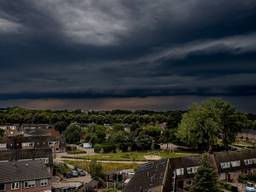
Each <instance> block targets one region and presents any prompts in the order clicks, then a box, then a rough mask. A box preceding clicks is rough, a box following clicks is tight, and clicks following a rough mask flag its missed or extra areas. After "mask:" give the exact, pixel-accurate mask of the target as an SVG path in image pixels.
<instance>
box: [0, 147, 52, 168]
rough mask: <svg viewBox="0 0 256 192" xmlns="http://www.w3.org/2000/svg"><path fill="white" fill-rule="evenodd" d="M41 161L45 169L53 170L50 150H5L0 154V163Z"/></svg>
mask: <svg viewBox="0 0 256 192" xmlns="http://www.w3.org/2000/svg"><path fill="white" fill-rule="evenodd" d="M31 160H42V161H43V162H44V163H45V165H46V166H47V167H50V168H51V170H52V169H53V157H52V150H51V149H50V148H48V149H23V150H8V151H7V150H6V151H1V152H0V162H8V161H31Z"/></svg>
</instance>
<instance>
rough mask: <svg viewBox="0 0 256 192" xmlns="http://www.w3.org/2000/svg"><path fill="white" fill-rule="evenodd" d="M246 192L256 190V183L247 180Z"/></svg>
mask: <svg viewBox="0 0 256 192" xmlns="http://www.w3.org/2000/svg"><path fill="white" fill-rule="evenodd" d="M245 192H256V188H255V187H254V185H253V184H252V183H250V182H247V183H246V188H245Z"/></svg>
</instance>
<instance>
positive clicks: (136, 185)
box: [124, 149, 256, 192]
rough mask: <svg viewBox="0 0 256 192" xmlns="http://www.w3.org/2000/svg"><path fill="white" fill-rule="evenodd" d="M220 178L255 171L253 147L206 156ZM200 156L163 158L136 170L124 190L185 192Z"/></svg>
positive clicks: (235, 178)
mask: <svg viewBox="0 0 256 192" xmlns="http://www.w3.org/2000/svg"><path fill="white" fill-rule="evenodd" d="M207 157H208V160H209V162H210V164H211V165H212V167H213V168H214V170H215V171H216V173H217V174H218V177H219V180H221V181H228V182H233V183H238V178H239V176H240V175H242V174H245V175H247V174H256V150H255V149H254V150H244V151H228V152H216V153H212V154H208V155H207ZM201 158H202V157H201V156H199V155H198V156H191V157H181V158H170V159H162V160H159V161H154V162H150V163H147V164H145V165H144V166H142V167H141V168H139V169H138V170H137V172H136V173H135V175H134V177H133V178H132V179H131V180H130V181H129V183H128V184H127V185H126V187H125V189H124V192H134V191H137V192H184V191H188V190H189V187H190V186H191V185H192V184H193V178H194V175H195V173H196V172H197V169H198V167H199V163H200V160H201Z"/></svg>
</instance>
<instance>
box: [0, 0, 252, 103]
mask: <svg viewBox="0 0 256 192" xmlns="http://www.w3.org/2000/svg"><path fill="white" fill-rule="evenodd" d="M255 17H256V1H255V0H246V1H244V0H233V1H232V2H230V1H221V0H217V1H212V0H188V1H180V0H173V1H169V0H159V1H153V0H152V1H151V0H129V1H126V0H109V1H105V0H74V1H69V0H44V1H34V0H13V1H10V0H0V59H1V63H0V67H1V70H0V87H1V89H0V99H1V100H5V99H21V98H29V99H36V98H65V99H66V98H104V97H107V98H109V97H110V98H111V97H122V98H125V97H147V96H177V95H194V96H237V97H239V96H243V95H245V96H247V95H249V96H253V95H255V84H254V82H256V66H255V62H256V56H255V55H256V25H255V24H254V19H255Z"/></svg>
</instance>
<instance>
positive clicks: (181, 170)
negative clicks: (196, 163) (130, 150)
mask: <svg viewBox="0 0 256 192" xmlns="http://www.w3.org/2000/svg"><path fill="white" fill-rule="evenodd" d="M176 175H177V176H179V175H184V168H179V169H176Z"/></svg>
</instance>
